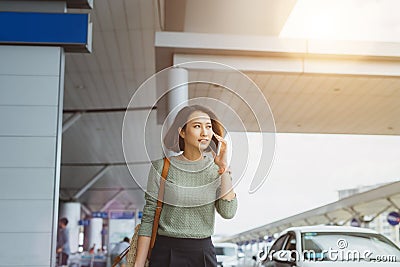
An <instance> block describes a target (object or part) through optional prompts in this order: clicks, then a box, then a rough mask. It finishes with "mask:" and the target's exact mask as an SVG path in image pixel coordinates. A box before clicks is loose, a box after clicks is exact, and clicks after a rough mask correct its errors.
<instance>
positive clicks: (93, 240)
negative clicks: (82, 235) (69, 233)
mask: <svg viewBox="0 0 400 267" xmlns="http://www.w3.org/2000/svg"><path fill="white" fill-rule="evenodd" d="M102 229H103V219H102V218H91V219H90V222H89V226H88V232H87V235H88V237H87V238H88V243H87V244H88V247H89V248H91V247H93V245H94V244H95V245H96V247H95V251H96V250H97V249H98V248H101V247H102V242H101V230H102Z"/></svg>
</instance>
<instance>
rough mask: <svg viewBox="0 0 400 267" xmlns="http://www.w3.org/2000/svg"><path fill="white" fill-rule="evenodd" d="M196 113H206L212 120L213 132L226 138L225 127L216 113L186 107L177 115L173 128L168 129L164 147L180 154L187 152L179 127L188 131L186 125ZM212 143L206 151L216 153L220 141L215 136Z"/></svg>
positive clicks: (197, 107) (197, 106)
mask: <svg viewBox="0 0 400 267" xmlns="http://www.w3.org/2000/svg"><path fill="white" fill-rule="evenodd" d="M195 111H201V112H203V113H206V114H207V115H208V116H209V117H210V119H211V126H212V130H213V132H214V133H216V134H218V135H219V136H222V137H224V135H225V130H224V127H223V126H222V124H221V122H220V121H219V120H218V118H217V116H216V115H215V114H214V112H212V111H211V110H210V109H208V108H206V107H204V106H200V105H192V106H186V107H184V108H182V109H181V110H180V111H179V112H178V114H176V117H175V120H174V122H173V123H172V125H171V127H170V128H169V129H168V132H167V134H166V135H165V137H164V145H165V146H166V147H167V148H168V149H170V150H172V151H174V152H180V151H183V150H185V142H184V140H183V138H182V137H181V136H180V135H179V132H178V129H179V127H181V128H182V130H185V129H186V124H187V123H188V119H189V116H190V115H191V114H192V113H193V112H195ZM212 141H214V142H211V143H210V145H209V146H208V148H207V149H206V151H210V149H211V148H212V149H213V150H214V151H216V147H217V144H218V140H217V138H215V136H214V135H213V137H212Z"/></svg>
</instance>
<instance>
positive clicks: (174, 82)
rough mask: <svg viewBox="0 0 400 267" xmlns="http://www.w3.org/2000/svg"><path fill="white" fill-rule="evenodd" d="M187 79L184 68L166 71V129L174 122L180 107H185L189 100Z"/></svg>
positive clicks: (186, 72)
mask: <svg viewBox="0 0 400 267" xmlns="http://www.w3.org/2000/svg"><path fill="white" fill-rule="evenodd" d="M188 79H189V73H188V71H187V70H186V69H184V68H171V69H170V70H168V90H170V91H169V92H168V95H167V99H168V100H167V101H168V104H167V112H168V114H169V120H168V122H167V126H168V128H169V126H170V125H171V123H172V121H173V120H174V118H175V116H176V113H178V111H179V110H180V109H181V108H182V107H184V106H187V101H188V98H189V90H188V84H187V82H188Z"/></svg>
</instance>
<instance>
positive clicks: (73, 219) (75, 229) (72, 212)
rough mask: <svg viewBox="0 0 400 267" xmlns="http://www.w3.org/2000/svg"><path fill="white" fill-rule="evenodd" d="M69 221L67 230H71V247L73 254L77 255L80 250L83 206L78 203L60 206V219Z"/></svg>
mask: <svg viewBox="0 0 400 267" xmlns="http://www.w3.org/2000/svg"><path fill="white" fill-rule="evenodd" d="M62 217H65V218H67V219H68V225H67V228H68V229H69V245H70V248H71V253H75V252H77V251H78V248H79V225H78V221H79V220H80V219H81V204H80V203H78V202H67V203H61V204H60V211H59V218H62Z"/></svg>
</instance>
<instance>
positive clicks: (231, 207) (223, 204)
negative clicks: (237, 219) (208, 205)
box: [215, 195, 238, 219]
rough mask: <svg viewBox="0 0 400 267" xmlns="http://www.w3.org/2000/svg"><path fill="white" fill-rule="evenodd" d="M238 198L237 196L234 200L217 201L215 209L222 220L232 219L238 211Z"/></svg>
mask: <svg viewBox="0 0 400 267" xmlns="http://www.w3.org/2000/svg"><path fill="white" fill-rule="evenodd" d="M237 205H238V202H237V197H236V195H235V198H234V199H232V200H226V199H222V198H220V199H217V200H216V201H215V208H216V209H217V212H218V213H219V214H220V215H221V217H222V218H224V219H232V218H233V217H234V216H235V214H236V210H237Z"/></svg>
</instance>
